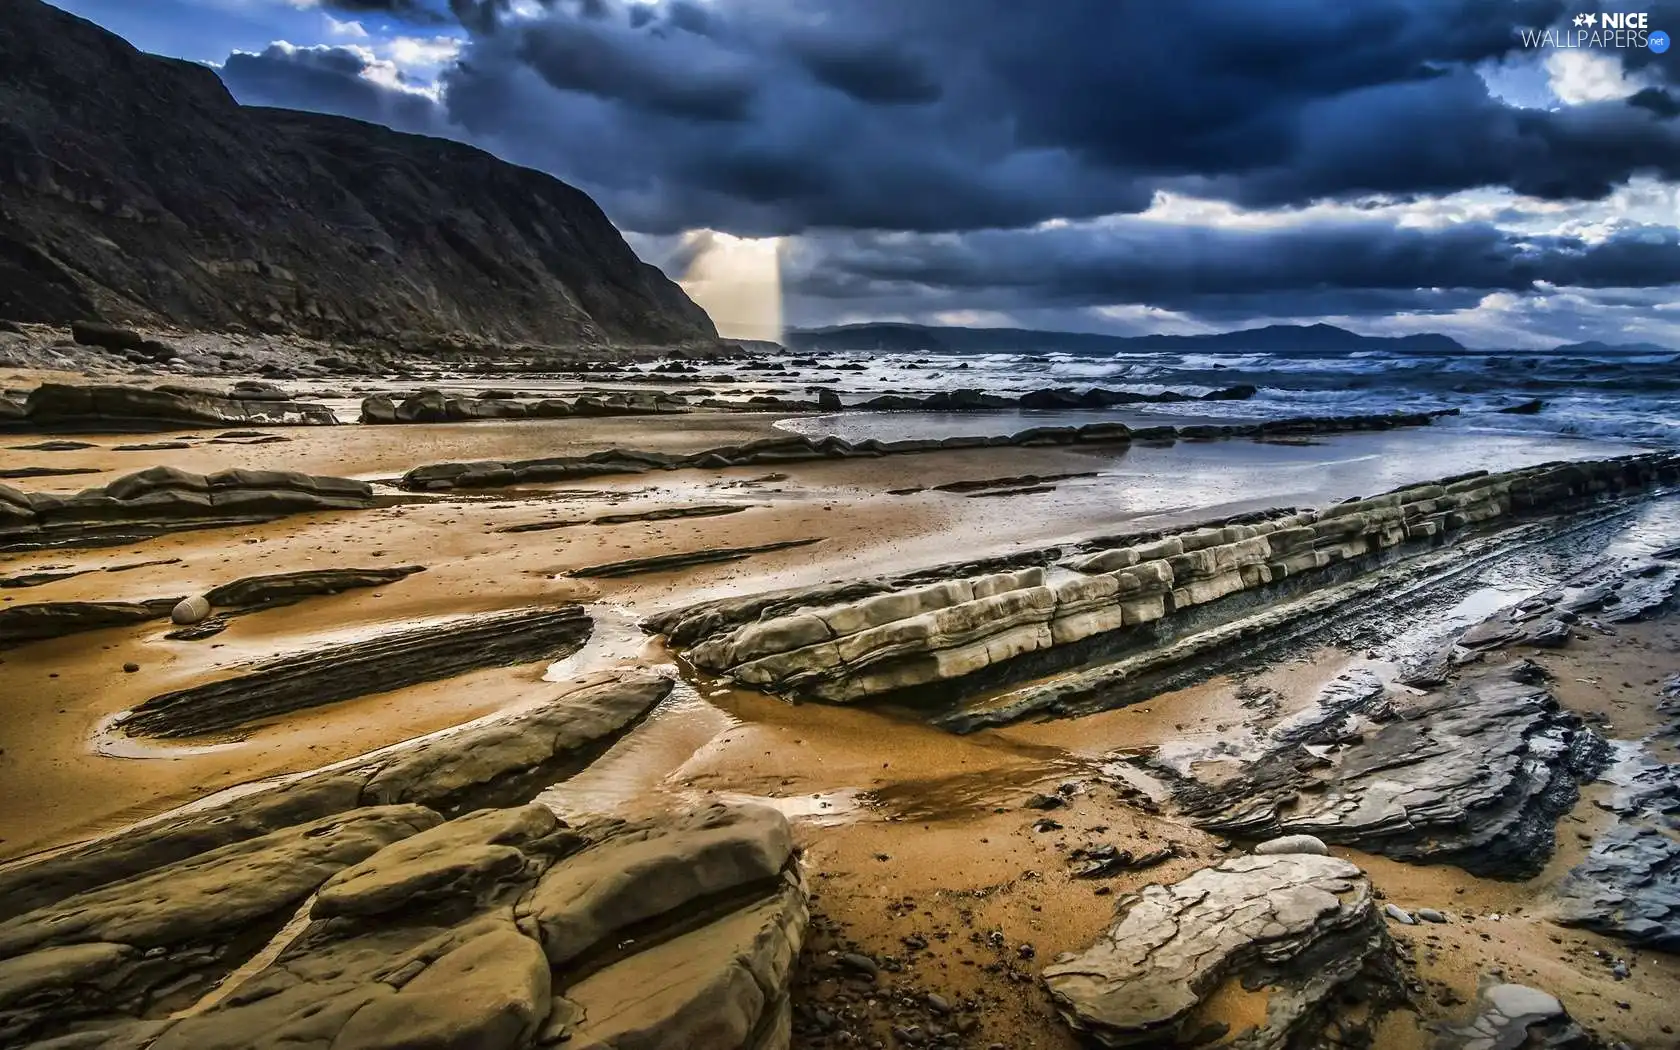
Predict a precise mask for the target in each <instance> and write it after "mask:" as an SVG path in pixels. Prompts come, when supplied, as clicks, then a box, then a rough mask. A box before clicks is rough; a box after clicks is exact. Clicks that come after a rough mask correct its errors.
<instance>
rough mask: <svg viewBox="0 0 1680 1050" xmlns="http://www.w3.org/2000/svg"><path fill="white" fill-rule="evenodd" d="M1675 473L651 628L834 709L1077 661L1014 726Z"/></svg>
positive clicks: (1589, 473)
mask: <svg viewBox="0 0 1680 1050" xmlns="http://www.w3.org/2000/svg"><path fill="white" fill-rule="evenodd" d="M1676 476H1680V458H1676V457H1674V456H1670V455H1666V454H1654V455H1647V456H1634V457H1623V458H1619V459H1612V460H1603V461H1596V462H1587V463H1573V464H1551V465H1546V466H1542V467H1536V468H1528V469H1524V470H1519V471H1510V472H1507V473H1504V474H1496V475H1489V474H1485V473H1477V474H1473V475H1467V476H1464V477H1460V478H1449V479H1443V480H1442V481H1440V482H1435V483H1426V484H1421V485H1412V486H1408V487H1406V488H1404V489H1398V490H1395V491H1394V492H1390V493H1385V494H1382V495H1379V496H1374V497H1369V498H1365V499H1358V500H1349V501H1344V502H1343V503H1339V504H1336V505H1334V506H1331V507H1327V508H1323V509H1321V510H1317V511H1300V512H1291V513H1284V512H1278V513H1274V514H1270V515H1264V516H1260V517H1258V518H1256V519H1254V520H1248V521H1244V522H1241V523H1230V524H1224V525H1217V526H1204V527H1200V528H1189V529H1184V530H1181V531H1179V532H1177V533H1174V534H1171V535H1165V536H1160V537H1157V538H1154V539H1150V540H1147V541H1136V542H1131V543H1127V544H1125V545H1123V546H1114V547H1109V548H1103V549H1097V550H1090V551H1086V552H1083V553H1080V554H1078V555H1076V556H1073V557H1066V558H1063V559H1062V560H1061V561H1060V563H1059V564H1056V565H1053V566H1048V567H1029V568H1022V569H1017V570H1014V571H1010V572H991V573H986V574H984V575H977V576H964V575H956V574H953V575H952V577H950V578H946V579H941V580H936V581H934V582H928V583H923V584H919V585H915V586H909V587H899V586H895V585H893V584H892V583H891V582H890V581H884V580H874V581H869V580H865V581H856V582H854V583H852V584H825V585H821V586H819V587H816V588H812V589H810V590H808V591H806V592H804V593H803V594H797V593H796V594H778V595H774V596H768V598H767V599H766V600H765V601H763V602H761V603H758V604H754V603H753V602H750V601H744V600H742V601H735V602H733V603H709V604H707V605H705V606H700V607H696V608H694V609H691V610H679V611H676V612H673V613H670V614H666V615H663V616H660V617H655V618H652V619H650V621H649V624H648V625H649V627H650V629H652V630H655V631H664V632H666V633H668V634H669V636H670V638H671V640H672V641H673V642H674V643H675V644H677V645H679V646H682V647H685V648H686V649H687V653H686V655H687V656H688V658H689V659H690V660H691V661H692V662H693V663H694V664H695V665H696V666H697V667H699V668H701V669H703V670H706V671H710V672H713V673H717V674H721V675H726V676H727V677H729V678H731V679H733V680H734V681H736V682H738V683H740V684H742V685H747V686H751V687H753V688H758V689H763V690H766V691H770V692H776V693H783V694H788V695H792V696H796V697H800V698H807V699H817V700H825V701H831V702H856V701H861V700H874V699H880V698H883V697H889V696H896V697H899V698H901V699H905V700H907V701H909V702H917V703H925V702H929V701H930V700H948V699H949V698H950V696H951V694H960V693H961V692H962V691H963V690H964V689H965V687H967V688H969V689H971V690H983V689H986V688H992V687H995V686H997V685H1000V684H1012V683H1013V682H1016V681H1021V680H1024V679H1026V678H1030V677H1034V676H1037V675H1043V674H1046V673H1050V672H1055V671H1066V670H1069V669H1070V668H1074V667H1079V666H1081V665H1082V664H1083V665H1086V667H1087V668H1090V669H1089V670H1088V671H1087V672H1082V673H1081V674H1074V675H1069V676H1068V677H1067V678H1066V679H1065V680H1061V681H1058V682H1055V683H1052V684H1051V685H1049V686H1047V687H1046V688H1045V690H1044V691H1043V692H1042V695H1040V696H1037V697H1034V698H1030V701H1024V702H1023V703H1021V704H1019V705H1017V708H1015V709H1011V710H1000V711H998V712H995V714H996V715H997V716H998V717H999V718H1001V719H1003V720H1007V719H1008V718H1009V717H1012V713H1011V712H1012V711H1018V713H1017V714H1015V715H1013V716H1015V717H1018V716H1019V715H1020V714H1027V713H1034V712H1037V711H1042V710H1045V709H1052V708H1056V707H1058V706H1065V705H1067V704H1068V703H1071V702H1073V701H1075V700H1077V701H1080V702H1086V701H1098V700H1101V699H1102V698H1103V696H1104V695H1106V694H1108V693H1115V694H1117V695H1116V696H1115V698H1114V699H1115V702H1117V703H1118V702H1123V701H1124V694H1125V693H1126V688H1127V687H1129V686H1130V685H1131V684H1133V683H1129V682H1120V683H1118V688H1117V683H1116V682H1115V681H1109V680H1108V679H1112V678H1115V677H1116V676H1114V675H1109V674H1108V672H1107V670H1106V669H1105V668H1104V667H1103V666H1102V665H1103V664H1104V663H1110V662H1112V661H1114V660H1116V659H1117V658H1118V657H1120V656H1123V655H1126V654H1135V653H1146V652H1149V651H1152V650H1161V649H1162V648H1163V647H1164V645H1165V644H1166V643H1170V642H1173V641H1175V640H1176V639H1178V638H1179V637H1181V636H1192V635H1195V634H1198V633H1200V634H1204V635H1208V634H1211V633H1212V632H1213V630H1214V629H1215V628H1218V627H1220V626H1221V625H1224V624H1228V623H1232V622H1236V621H1238V620H1240V619H1241V618H1243V617H1252V616H1253V614H1254V613H1255V610H1257V609H1260V608H1261V607H1262V606H1267V605H1276V604H1278V603H1279V602H1280V600H1281V599H1284V598H1298V597H1303V596H1308V595H1311V594H1313V593H1315V592H1323V591H1328V589H1329V588H1331V587H1333V586H1336V585H1338V584H1342V583H1347V582H1348V581H1350V580H1354V579H1357V578H1359V577H1363V576H1370V575H1371V574H1372V573H1374V572H1375V571H1376V570H1378V569H1382V568H1385V567H1387V566H1389V565H1391V564H1393V563H1394V562H1397V561H1400V560H1403V559H1405V558H1409V557H1412V556H1415V555H1417V554H1421V553H1423V552H1425V551H1428V550H1430V549H1431V548H1433V547H1435V546H1437V545H1440V544H1444V543H1447V542H1449V541H1451V540H1454V539H1455V538H1456V537H1457V535H1459V534H1460V533H1461V532H1462V531H1463V530H1466V529H1468V528H1469V527H1471V526H1475V525H1479V524H1483V523H1490V524H1488V525H1487V526H1485V527H1493V525H1492V524H1491V523H1498V522H1501V521H1504V520H1510V519H1512V518H1513V517H1514V516H1515V515H1517V514H1518V513H1522V512H1528V511H1535V512H1543V513H1551V512H1553V511H1555V510H1558V509H1561V508H1563V507H1565V506H1569V505H1578V504H1580V503H1582V502H1584V501H1590V500H1593V499H1596V498H1598V497H1599V496H1601V495H1606V494H1614V493H1619V492H1625V491H1639V490H1642V489H1646V488H1649V487H1651V486H1653V485H1658V484H1661V483H1663V482H1664V481H1665V480H1669V479H1672V478H1674V477H1676ZM755 610H756V613H755ZM1286 623H1287V620H1286V619H1284V620H1280V621H1279V625H1286ZM1186 655H1188V653H1187V654H1186ZM1075 694H1077V695H1075Z"/></svg>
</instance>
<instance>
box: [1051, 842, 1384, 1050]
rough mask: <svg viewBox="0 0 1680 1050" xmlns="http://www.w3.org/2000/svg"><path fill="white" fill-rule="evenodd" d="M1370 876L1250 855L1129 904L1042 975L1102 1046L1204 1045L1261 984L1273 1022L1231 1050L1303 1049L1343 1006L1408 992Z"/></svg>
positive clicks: (1305, 859)
mask: <svg viewBox="0 0 1680 1050" xmlns="http://www.w3.org/2000/svg"><path fill="white" fill-rule="evenodd" d="M1393 952H1394V948H1393V945H1392V943H1391V942H1390V941H1389V938H1388V934H1387V932H1386V930H1385V929H1384V926H1383V923H1382V920H1381V918H1380V917H1379V915H1378V913H1377V910H1376V907H1375V905H1374V897H1373V894H1372V888H1371V883H1370V881H1369V880H1368V879H1367V878H1366V877H1365V875H1364V873H1363V872H1361V871H1360V870H1359V869H1358V868H1357V867H1355V866H1354V865H1352V864H1350V863H1348V862H1347V861H1344V860H1339V859H1336V858H1334V857H1320V856H1311V855H1306V854H1288V855H1282V856H1267V857H1239V858H1235V859H1232V860H1228V861H1226V862H1224V863H1222V864H1220V865H1218V866H1217V867H1212V868H1203V869H1202V870H1200V871H1198V872H1195V873H1194V874H1192V875H1190V876H1189V877H1187V878H1185V879H1184V880H1182V881H1180V882H1177V883H1174V884H1172V885H1159V884H1155V885H1150V886H1146V887H1144V889H1142V890H1141V891H1139V892H1138V893H1134V894H1129V895H1127V896H1126V897H1124V898H1122V899H1121V900H1120V901H1119V902H1118V903H1117V905H1116V907H1115V923H1114V925H1113V926H1112V927H1111V928H1110V929H1109V931H1108V932H1107V933H1106V934H1105V935H1104V936H1103V938H1102V939H1101V940H1100V941H1098V942H1097V944H1096V945H1094V946H1093V947H1091V948H1089V949H1087V950H1086V951H1084V952H1081V953H1078V954H1075V955H1071V956H1064V957H1062V958H1060V959H1058V960H1057V961H1056V963H1055V964H1054V965H1052V966H1049V967H1046V968H1045V970H1044V982H1045V985H1046V987H1047V988H1048V989H1049V991H1050V995H1051V998H1052V1000H1053V1001H1054V1002H1055V1004H1056V1008H1057V1010H1058V1011H1059V1012H1060V1013H1061V1014H1062V1016H1063V1018H1064V1019H1065V1020H1066V1021H1067V1022H1068V1023H1069V1024H1070V1025H1071V1026H1072V1027H1073V1028H1074V1029H1075V1030H1077V1031H1079V1032H1080V1033H1081V1034H1082V1035H1084V1036H1085V1037H1086V1038H1087V1039H1089V1040H1090V1041H1091V1042H1093V1043H1094V1044H1096V1045H1099V1046H1106V1047H1124V1046H1179V1045H1194V1044H1196V1043H1198V1042H1201V1041H1205V1040H1206V1039H1207V1038H1209V1031H1210V1030H1212V1031H1213V1032H1214V1033H1215V1034H1216V1036H1215V1037H1217V1034H1220V1033H1223V1031H1224V1029H1222V1028H1220V1027H1219V1026H1221V1025H1225V1024H1227V1023H1228V1022H1227V1021H1226V1020H1225V1019H1223V1018H1220V1017H1218V1016H1215V1014H1216V1013H1217V1011H1212V1012H1210V1011H1208V1010H1207V1009H1206V1007H1207V1005H1208V1002H1209V1000H1210V998H1212V997H1213V996H1214V995H1215V993H1216V992H1218V991H1219V990H1220V989H1221V988H1222V987H1224V986H1225V985H1227V984H1228V983H1230V982H1236V983H1237V984H1239V985H1241V986H1242V987H1243V988H1244V989H1247V990H1248V991H1250V992H1257V991H1260V990H1262V989H1264V994H1265V996H1266V1006H1265V1011H1264V1012H1265V1020H1264V1021H1263V1022H1261V1023H1260V1024H1259V1025H1258V1026H1254V1027H1253V1028H1251V1029H1249V1030H1247V1031H1240V1032H1238V1033H1236V1034H1235V1037H1234V1039H1233V1041H1232V1042H1230V1043H1229V1044H1227V1045H1233V1046H1242V1047H1285V1046H1291V1045H1305V1044H1306V1043H1308V1042H1310V1041H1311V1038H1312V1033H1314V1032H1315V1031H1316V1030H1318V1029H1320V1028H1322V1027H1323V1026H1325V1025H1326V1024H1327V1023H1329V1022H1330V1018H1331V1013H1332V1010H1333V1008H1334V1004H1335V1003H1337V1002H1340V1001H1345V1000H1347V999H1350V998H1352V999H1359V998H1365V999H1368V1000H1371V1001H1373V1002H1375V1003H1376V1004H1378V1005H1381V1004H1384V1003H1387V1002H1391V1001H1393V1000H1395V999H1397V998H1398V997H1399V994H1400V989H1399V982H1398V978H1397V974H1396V970H1395V961H1394V955H1393Z"/></svg>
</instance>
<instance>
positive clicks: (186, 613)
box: [169, 594, 210, 627]
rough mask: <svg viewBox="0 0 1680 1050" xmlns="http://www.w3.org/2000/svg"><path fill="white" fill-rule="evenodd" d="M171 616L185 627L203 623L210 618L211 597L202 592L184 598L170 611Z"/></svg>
mask: <svg viewBox="0 0 1680 1050" xmlns="http://www.w3.org/2000/svg"><path fill="white" fill-rule="evenodd" d="M169 618H170V619H171V620H173V621H175V622H176V623H178V624H180V625H182V626H183V627H190V626H191V625H193V624H195V623H203V622H204V621H205V620H208V619H209V618H210V599H208V598H206V597H205V596H204V595H202V594H195V595H193V596H192V597H191V598H182V599H181V600H180V601H179V602H177V603H176V604H175V608H174V609H173V610H171V612H170V613H169Z"/></svg>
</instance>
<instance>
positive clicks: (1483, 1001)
mask: <svg viewBox="0 0 1680 1050" xmlns="http://www.w3.org/2000/svg"><path fill="white" fill-rule="evenodd" d="M1439 1031H1440V1035H1441V1040H1440V1042H1439V1044H1438V1045H1439V1046H1440V1047H1441V1048H1442V1050H1502V1048H1506V1047H1510V1048H1516V1047H1536V1048H1546V1050H1595V1048H1596V1047H1599V1046H1602V1045H1603V1044H1602V1043H1601V1042H1599V1041H1598V1040H1597V1039H1595V1038H1594V1037H1593V1035H1592V1033H1590V1032H1588V1031H1586V1030H1585V1029H1583V1028H1582V1027H1581V1026H1580V1025H1579V1024H1577V1023H1576V1022H1575V1021H1574V1020H1573V1019H1571V1018H1570V1016H1569V1013H1568V1012H1567V1011H1566V1010H1564V1008H1563V1004H1562V1003H1560V1002H1558V1001H1557V998H1556V997H1555V996H1552V995H1549V994H1547V993H1545V992H1542V991H1540V990H1539V989H1537V988H1530V987H1528V986H1526V985H1521V984H1503V983H1498V982H1484V983H1483V986H1482V990H1481V995H1480V997H1479V1000H1478V1002H1477V1004H1476V1015H1475V1017H1474V1018H1473V1019H1472V1020H1471V1021H1470V1023H1468V1024H1465V1025H1459V1026H1454V1025H1442V1026H1440V1028H1439Z"/></svg>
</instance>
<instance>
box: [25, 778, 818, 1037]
mask: <svg viewBox="0 0 1680 1050" xmlns="http://www.w3.org/2000/svg"><path fill="white" fill-rule="evenodd" d="M805 908H806V905H805V891H804V887H803V884H802V883H801V881H800V878H799V874H798V867H797V862H796V860H795V858H794V854H793V848H792V841H791V838H790V836H789V831H788V826H787V822H786V820H785V818H783V817H782V816H781V815H780V814H778V813H776V812H775V811H774V810H770V809H765V808H760V807H724V806H710V807H706V808H702V809H698V810H693V811H688V812H683V813H678V814H674V815H672V816H670V817H668V818H661V819H658V820H651V821H644V822H640V823H630V824H627V823H624V822H621V821H603V822H597V823H593V824H587V825H584V826H582V827H577V828H573V827H568V826H567V825H566V824H565V823H564V822H562V821H560V820H559V819H558V818H556V817H555V816H554V814H553V813H552V812H551V811H549V810H547V809H545V808H543V807H540V806H535V805H527V806H524V807H520V808H514V809H482V810H477V811H475V812H473V813H470V814H467V815H465V816H462V817H459V818H457V819H455V820H453V821H448V822H443V821H442V818H441V817H439V815H438V814H437V813H435V812H433V811H431V810H428V809H426V808H424V807H421V806H414V805H404V806H375V807H369V808H364V809H357V810H352V811H350V812H349V813H346V814H339V815H334V816H330V817H327V818H324V819H321V820H317V821H314V822H310V823H305V824H300V825H296V826H291V827H286V828H283V829H281V830H278V831H275V832H272V833H270V834H267V835H264V836H260V837H258V838H253V839H248V840H245V841H242V842H239V843H236V844H233V845H230V846H226V847H222V848H220V849H217V850H212V851H210V852H209V853H206V854H202V855H200V856H197V857H194V858H191V859H189V860H185V861H180V862H177V863H174V864H170V865H166V866H163V867H160V868H158V869H156V870H153V871H150V872H148V873H145V874H142V875H139V876H138V877H136V878H133V879H130V880H129V881H126V882H122V883H116V884H113V885H110V886H107V887H105V888H103V889H99V890H94V891H91V892H88V893H84V894H81V895H79V896H75V897H71V898H68V899H66V900H64V901H62V902H61V903H59V904H57V905H52V906H47V907H44V908H40V909H37V910H34V911H30V912H25V913H23V914H21V915H19V916H17V917H15V918H13V919H11V920H9V921H8V922H6V923H3V924H0V1043H3V1044H4V1045H7V1046H30V1045H38V1044H39V1043H41V1042H42V1041H44V1040H46V1039H47V1038H49V1037H53V1036H59V1035H67V1036H74V1037H81V1038H87V1039H89V1040H90V1041H92V1043H93V1045H98V1044H99V1043H103V1044H104V1045H124V1041H125V1040H135V1041H136V1042H139V1043H144V1044H146V1045H150V1046H152V1047H157V1048H173V1050H210V1048H227V1050H234V1048H247V1047H284V1046H297V1045H299V1044H311V1045H331V1046H334V1047H367V1048H372V1047H388V1048H396V1047H418V1046H472V1047H480V1048H485V1050H500V1048H508V1050H514V1048H526V1047H534V1046H538V1045H553V1044H555V1043H559V1042H565V1043H567V1045H573V1046H589V1047H601V1048H605V1047H625V1048H627V1047H633V1046H648V1047H653V1046H706V1047H718V1048H735V1047H740V1048H742V1050H759V1048H767V1047H772V1046H778V1045H781V1046H785V1045H786V1042H787V1033H788V1028H789V1020H790V1011H789V1005H788V999H787V984H788V980H789V973H790V970H791V967H792V961H793V959H794V958H795V957H796V956H797V954H798V952H799V947H800V942H801V938H802V937H803V934H804V927H805V922H806V911H805ZM294 911H295V913H296V914H295V917H294ZM288 923H289V925H288ZM283 926H284V927H285V928H284V929H282V927H283ZM265 944H267V945H268V947H267V949H266V954H259V951H260V950H262V949H263V948H264V945H265ZM217 980H220V981H221V983H220V986H219V987H214V990H213V991H212V988H213V986H214V984H215V982H216V981H217ZM94 987H97V988H99V989H100V991H101V994H100V995H98V996H88V995H86V994H85V993H86V991H87V990H88V989H89V988H94ZM206 993H208V994H206Z"/></svg>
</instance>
